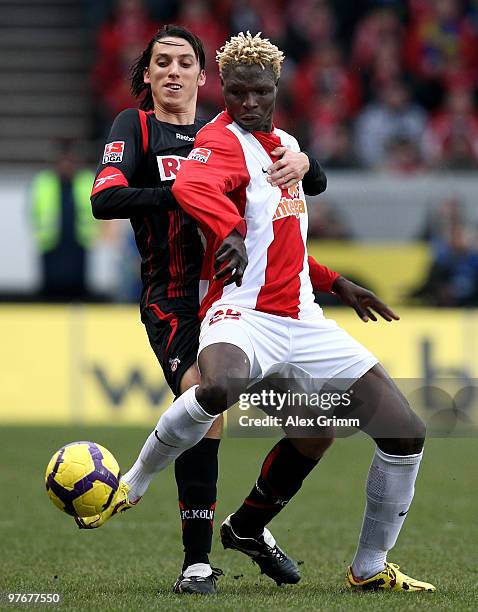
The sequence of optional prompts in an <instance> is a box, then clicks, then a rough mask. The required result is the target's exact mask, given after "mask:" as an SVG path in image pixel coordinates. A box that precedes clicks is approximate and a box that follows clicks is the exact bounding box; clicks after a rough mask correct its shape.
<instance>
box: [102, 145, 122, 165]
mask: <svg viewBox="0 0 478 612" xmlns="http://www.w3.org/2000/svg"><path fill="white" fill-rule="evenodd" d="M123 153H124V140H115V141H114V142H108V144H106V145H105V150H104V153H103V163H104V164H111V163H113V164H117V163H119V162H121V161H123Z"/></svg>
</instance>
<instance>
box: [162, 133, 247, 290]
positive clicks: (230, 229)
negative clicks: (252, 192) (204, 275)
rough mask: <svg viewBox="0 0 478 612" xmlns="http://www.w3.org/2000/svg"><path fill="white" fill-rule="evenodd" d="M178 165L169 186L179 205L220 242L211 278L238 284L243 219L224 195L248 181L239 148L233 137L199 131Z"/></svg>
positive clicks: (243, 264) (241, 267) (243, 255)
mask: <svg viewBox="0 0 478 612" xmlns="http://www.w3.org/2000/svg"><path fill="white" fill-rule="evenodd" d="M194 144H195V148H194V149H193V150H192V151H191V153H190V154H189V157H188V159H187V160H186V161H185V162H183V163H182V164H181V168H180V170H179V172H178V175H177V176H176V181H175V183H174V186H173V195H174V197H175V198H176V200H177V201H178V203H179V205H180V206H181V207H182V208H183V209H184V210H185V211H186V212H187V213H188V214H189V215H191V217H193V218H194V219H196V221H197V222H198V223H199V225H200V227H201V228H202V229H203V230H206V229H207V230H208V232H212V233H213V234H214V235H215V236H216V237H217V239H218V240H219V241H220V242H221V244H220V246H219V249H217V251H216V253H215V270H216V274H215V277H214V278H215V280H220V279H223V280H224V284H226V285H227V284H230V283H233V282H235V283H236V284H237V285H238V286H239V285H241V283H242V276H243V274H244V270H245V269H246V266H247V253H246V248H245V244H244V238H245V235H246V229H247V228H246V222H245V220H244V218H243V217H242V215H241V214H240V213H239V211H238V209H237V206H236V204H235V203H234V202H233V201H232V200H231V199H230V198H229V197H228V195H227V194H229V193H231V192H233V191H234V190H236V189H238V188H239V187H240V186H241V185H245V184H247V183H248V182H249V174H248V172H247V168H246V163H245V160H244V154H243V151H242V149H241V147H240V145H239V143H238V142H237V140H236V138H235V137H234V136H232V135H231V136H229V135H225V136H222V137H221V136H215V135H211V134H210V133H209V130H207V129H205V130H202V131H201V132H200V133H199V134H198V136H197V138H196V141H195V143H194Z"/></svg>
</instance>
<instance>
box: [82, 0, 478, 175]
mask: <svg viewBox="0 0 478 612" xmlns="http://www.w3.org/2000/svg"><path fill="white" fill-rule="evenodd" d="M88 5H89V7H90V18H91V19H92V20H93V21H94V23H95V29H96V32H97V34H96V47H97V53H96V56H97V61H96V64H95V66H94V68H93V72H92V75H91V79H92V87H93V89H94V93H95V96H96V100H97V101H98V103H99V106H98V117H97V120H98V122H97V129H98V132H99V133H101V134H104V132H105V131H106V130H107V128H108V127H109V125H110V123H111V121H112V119H113V118H114V117H115V115H116V114H117V113H118V112H119V111H121V110H122V109H123V108H126V107H129V106H134V105H135V101H134V100H133V99H132V98H131V96H130V93H129V82H128V80H127V75H128V70H129V67H130V66H131V64H132V63H133V61H134V60H135V59H136V58H137V56H138V55H139V53H140V52H141V51H142V49H143V48H144V46H145V41H146V40H148V39H149V38H150V37H151V36H152V35H153V34H154V32H155V31H156V30H157V29H158V27H159V26H161V25H163V24H164V23H168V22H177V23H181V24H183V25H185V26H187V27H188V28H190V29H191V30H192V31H193V32H195V33H196V34H197V35H198V36H199V37H200V38H201V39H202V40H203V42H204V45H205V49H206V56H207V83H206V86H205V87H203V88H202V89H201V91H200V95H199V111H198V113H199V115H201V116H202V117H204V118H211V117H213V116H214V115H215V114H217V112H218V111H219V110H222V107H223V103H222V95H221V90H220V85H219V78H218V70H217V65H216V63H215V54H216V50H218V49H219V48H220V47H221V46H222V45H223V44H224V42H225V41H226V39H227V38H228V37H229V36H230V35H231V34H232V33H237V32H239V31H246V30H250V31H251V33H256V32H259V31H262V32H263V33H264V34H265V35H266V36H268V37H269V38H270V39H271V40H272V42H274V43H276V44H277V45H278V46H279V47H280V48H281V49H282V50H284V52H285V54H286V61H285V64H284V67H283V71H282V76H281V85H280V90H279V96H280V97H279V101H278V106H277V111H276V121H277V123H278V124H279V125H281V127H283V128H284V129H286V130H288V131H291V132H292V133H294V135H295V136H296V137H297V138H298V139H299V141H300V143H301V145H302V147H303V148H305V149H306V150H308V151H310V152H311V153H313V154H314V155H316V156H317V157H318V158H320V160H321V161H322V162H323V163H324V164H325V165H326V166H327V167H328V168H373V169H386V170H391V171H394V172H397V173H404V174H410V173H417V172H420V171H423V170H425V169H427V168H449V169H460V170H471V169H477V168H478V114H477V113H476V100H477V94H478V1H476V0H469V1H466V0H408V1H407V2H403V1H395V0H354V1H353V2H351V1H350V0H334V1H333V2H332V1H331V0H267V2H264V1H262V0H235V1H234V2H233V1H232V0H171V1H170V0H167V1H166V0H116V1H114V2H100V3H97V2H89V3H88Z"/></svg>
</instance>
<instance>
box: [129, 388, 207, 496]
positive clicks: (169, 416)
mask: <svg viewBox="0 0 478 612" xmlns="http://www.w3.org/2000/svg"><path fill="white" fill-rule="evenodd" d="M196 388H197V385H196V386H194V387H191V388H190V389H188V390H187V391H185V392H184V393H183V394H182V395H181V396H180V397H178V398H177V400H176V401H175V402H174V403H173V404H172V405H171V406H170V407H169V408H168V409H167V410H166V412H165V413H164V414H163V415H162V416H161V418H160V419H159V421H158V424H157V425H156V429H155V430H154V431H153V432H152V433H151V434H150V435H149V437H148V439H147V440H146V442H145V443H144V446H143V448H142V449H141V452H140V454H139V457H138V458H137V459H136V461H135V463H134V465H133V466H132V467H131V469H130V470H129V471H128V472H126V474H125V475H124V476H123V477H122V479H121V480H122V481H124V482H126V483H127V484H128V485H129V486H130V492H129V497H130V501H132V502H134V501H136V500H137V499H139V498H140V497H142V496H143V495H144V494H145V492H146V490H147V488H148V487H149V485H150V483H151V481H152V479H153V477H154V475H155V474H157V473H158V472H160V471H161V470H164V468H165V467H167V466H168V465H169V464H170V463H171V462H173V461H174V460H175V459H176V458H177V457H179V455H181V453H183V452H184V451H185V450H187V449H188V448H191V447H192V446H194V445H195V444H197V443H198V442H199V440H201V439H202V438H203V437H204V435H205V434H206V433H207V432H208V430H209V428H210V427H211V423H212V422H213V421H214V420H215V419H216V418H217V416H218V415H215V416H211V415H210V414H208V413H207V412H205V410H203V408H202V407H201V406H200V405H199V403H198V401H197V399H196Z"/></svg>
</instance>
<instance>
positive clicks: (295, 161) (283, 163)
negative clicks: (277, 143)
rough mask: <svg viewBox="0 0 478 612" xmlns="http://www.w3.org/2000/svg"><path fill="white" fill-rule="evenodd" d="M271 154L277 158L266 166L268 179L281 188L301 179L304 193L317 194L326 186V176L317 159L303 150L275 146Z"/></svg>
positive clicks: (291, 185)
mask: <svg viewBox="0 0 478 612" xmlns="http://www.w3.org/2000/svg"><path fill="white" fill-rule="evenodd" d="M271 155H273V156H277V157H279V159H278V160H277V161H276V162H274V163H273V164H271V165H270V166H269V167H268V168H267V172H268V174H269V177H268V179H267V180H268V181H269V183H271V185H278V186H279V187H281V188H283V189H288V188H289V187H293V186H294V185H295V184H297V183H298V182H299V181H302V187H303V189H304V193H305V194H306V195H318V194H319V193H322V192H324V191H325V190H326V188H327V177H326V176H325V172H324V171H323V169H322V167H321V165H320V163H319V162H318V160H317V159H315V158H314V157H312V156H311V155H309V154H308V153H306V152H304V151H292V150H290V149H287V148H286V147H277V148H275V149H274V150H273V151H272V152H271Z"/></svg>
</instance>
